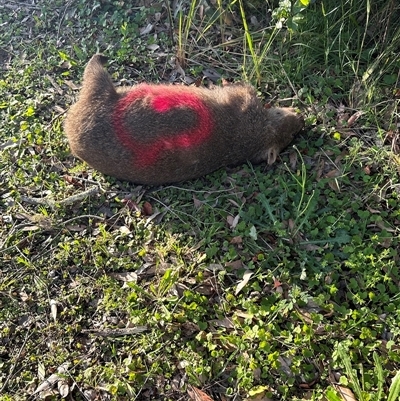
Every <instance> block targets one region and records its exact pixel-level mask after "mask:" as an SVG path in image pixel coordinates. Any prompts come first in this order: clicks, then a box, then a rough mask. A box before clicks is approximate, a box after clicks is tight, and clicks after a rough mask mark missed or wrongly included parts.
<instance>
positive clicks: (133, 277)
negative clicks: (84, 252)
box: [108, 272, 138, 283]
mask: <svg viewBox="0 0 400 401" xmlns="http://www.w3.org/2000/svg"><path fill="white" fill-rule="evenodd" d="M108 275H109V276H110V277H113V278H115V279H116V280H119V281H123V282H124V283H129V282H133V283H136V282H137V279H138V276H137V274H136V273H135V272H126V273H109V274H108Z"/></svg>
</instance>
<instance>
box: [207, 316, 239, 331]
mask: <svg viewBox="0 0 400 401" xmlns="http://www.w3.org/2000/svg"><path fill="white" fill-rule="evenodd" d="M212 323H214V324H215V325H216V326H219V327H225V328H226V329H234V328H235V325H234V324H233V322H232V320H231V319H229V318H227V317H225V318H223V319H221V320H213V321H212Z"/></svg>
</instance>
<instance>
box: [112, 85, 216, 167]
mask: <svg viewBox="0 0 400 401" xmlns="http://www.w3.org/2000/svg"><path fill="white" fill-rule="evenodd" d="M142 98H147V99H149V101H150V103H149V106H150V107H151V108H152V109H153V110H154V111H155V112H157V113H160V114H163V113H166V112H167V111H169V110H171V109H174V108H179V107H185V108H188V109H191V110H193V111H194V112H195V113H196V116H197V126H195V127H193V128H190V129H188V130H184V131H182V132H178V133H176V134H174V135H167V134H163V133H162V132H160V133H159V135H160V138H159V139H156V140H154V141H151V142H147V143H141V142H139V141H137V140H136V139H135V138H134V137H133V135H132V129H130V128H127V127H126V125H125V124H124V121H123V120H124V116H125V114H126V113H127V112H128V110H129V107H130V106H131V105H132V104H133V103H134V102H135V101H137V100H139V99H142ZM166 118H169V117H166ZM112 120H113V126H114V130H115V133H116V136H117V138H118V140H119V141H120V142H121V143H122V145H123V146H124V147H126V148H127V149H129V151H130V152H132V154H134V155H135V164H137V165H138V166H140V167H148V166H150V165H152V164H154V163H156V162H157V159H158V158H159V157H160V155H161V154H162V153H163V152H165V151H166V150H169V149H182V148H190V147H192V146H197V145H200V144H201V143H203V142H205V141H206V140H207V139H208V137H209V136H210V135H211V132H212V129H213V122H212V115H211V112H210V110H209V109H208V108H207V107H206V105H205V104H204V103H203V101H202V100H201V99H200V98H199V97H198V96H196V95H195V94H192V93H185V92H181V91H179V90H177V89H176V88H174V87H173V86H171V87H165V86H150V85H146V84H142V85H138V86H137V87H136V88H134V89H133V90H131V91H130V92H128V94H127V95H126V96H124V97H123V98H122V99H121V100H120V101H119V102H118V103H117V106H116V107H115V110H114V112H113V117H112ZM133 128H134V129H136V127H133ZM137 128H138V130H139V134H140V129H141V127H137Z"/></svg>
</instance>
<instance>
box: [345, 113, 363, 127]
mask: <svg viewBox="0 0 400 401" xmlns="http://www.w3.org/2000/svg"><path fill="white" fill-rule="evenodd" d="M362 115H363V112H362V111H357V112H356V113H354V114H353V115H352V116H351V117H350V118H349V119H348V120H347V125H348V126H349V127H351V126H352V125H353V124H354V123H355V122H356V121H357V120H358V119H359V118H360V117H361V116H362Z"/></svg>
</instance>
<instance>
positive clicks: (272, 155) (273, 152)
mask: <svg viewBox="0 0 400 401" xmlns="http://www.w3.org/2000/svg"><path fill="white" fill-rule="evenodd" d="M278 155H279V149H278V148H276V147H275V146H273V147H272V148H269V149H268V154H267V159H268V164H269V165H271V164H274V163H275V162H276V159H277V157H278Z"/></svg>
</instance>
